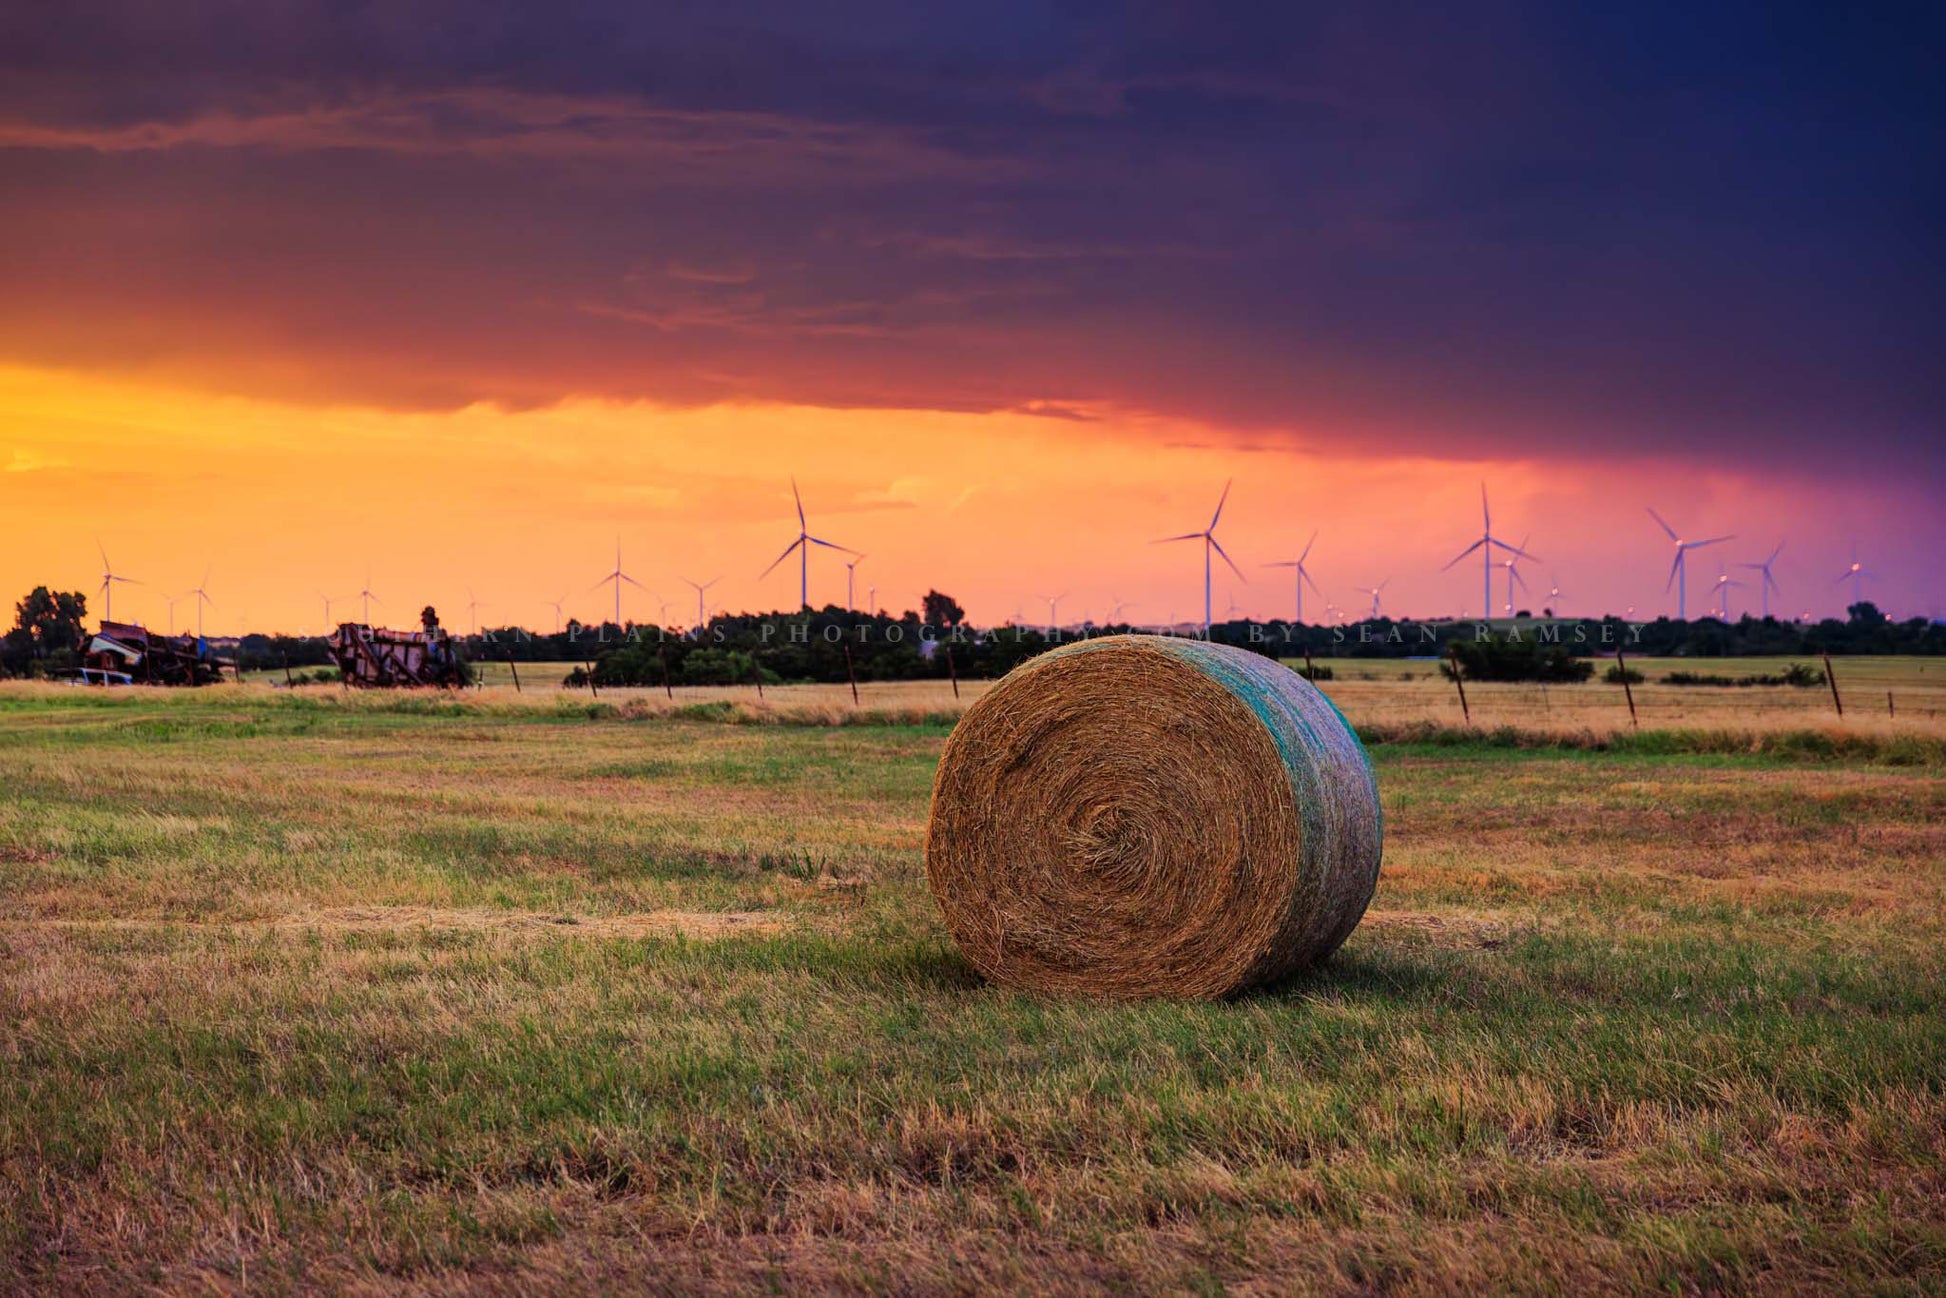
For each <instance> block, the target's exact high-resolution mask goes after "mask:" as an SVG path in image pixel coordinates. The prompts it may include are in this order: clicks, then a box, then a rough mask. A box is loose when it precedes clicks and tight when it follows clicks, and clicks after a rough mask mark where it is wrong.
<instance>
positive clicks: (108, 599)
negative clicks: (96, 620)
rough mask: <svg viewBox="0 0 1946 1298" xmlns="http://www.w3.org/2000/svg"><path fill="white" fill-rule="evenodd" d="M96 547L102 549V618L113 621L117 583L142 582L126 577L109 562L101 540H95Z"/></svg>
mask: <svg viewBox="0 0 1946 1298" xmlns="http://www.w3.org/2000/svg"><path fill="white" fill-rule="evenodd" d="M95 549H97V550H100V551H101V620H102V621H104V622H112V621H114V620H115V583H116V582H118V581H119V582H121V583H122V584H123V585H124V586H139V585H141V584H142V582H141V580H140V579H139V578H136V577H124V576H122V575H121V574H120V573H118V572H116V571H115V565H114V564H112V563H110V562H108V551H107V549H106V548H105V547H103V545H102V543H101V542H100V541H96V542H95Z"/></svg>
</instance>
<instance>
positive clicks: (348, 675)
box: [325, 622, 467, 689]
mask: <svg viewBox="0 0 1946 1298" xmlns="http://www.w3.org/2000/svg"><path fill="white" fill-rule="evenodd" d="M325 646H326V647H327V648H328V649H329V650H330V651H331V657H332V660H333V661H335V662H336V663H337V664H338V675H339V677H340V679H342V680H343V681H344V683H345V684H346V685H351V686H357V687H358V688H360V689H399V688H408V687H412V686H436V687H438V688H441V689H448V688H451V689H457V688H459V687H460V686H463V685H465V684H466V683H467V671H466V664H465V663H463V662H461V661H460V656H459V651H458V650H457V649H456V648H454V646H453V641H452V637H450V636H448V635H447V634H446V633H445V632H444V631H442V630H440V628H439V625H438V623H436V622H428V624H427V625H426V626H425V628H424V629H422V630H418V631H387V630H383V629H381V628H379V627H370V626H365V625H363V624H362V623H358V622H346V623H343V624H341V625H340V626H339V627H338V629H337V630H336V631H333V632H332V633H331V634H330V635H329V636H327V637H325Z"/></svg>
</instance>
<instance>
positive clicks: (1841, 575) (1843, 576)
mask: <svg viewBox="0 0 1946 1298" xmlns="http://www.w3.org/2000/svg"><path fill="white" fill-rule="evenodd" d="M1850 576H1851V574H1850V573H1849V572H1841V573H1839V574H1838V580H1837V581H1834V582H1832V583H1831V584H1832V585H1834V586H1836V585H1838V584H1839V582H1843V581H1845V580H1847V579H1848V578H1849V577H1850Z"/></svg>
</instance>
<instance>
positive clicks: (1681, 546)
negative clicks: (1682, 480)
mask: <svg viewBox="0 0 1946 1298" xmlns="http://www.w3.org/2000/svg"><path fill="white" fill-rule="evenodd" d="M1649 517H1650V518H1653V519H1654V520H1655V521H1656V525H1657V526H1658V527H1660V528H1661V529H1662V530H1663V531H1665V532H1667V533H1668V534H1669V539H1670V540H1671V541H1674V542H1675V543H1676V561H1675V562H1674V563H1672V564H1670V565H1669V580H1668V581H1665V582H1663V583H1662V592H1663V594H1665V595H1666V594H1668V593H1669V587H1670V585H1671V584H1672V583H1673V584H1674V586H1675V588H1676V621H1678V622H1686V621H1688V620H1689V614H1688V609H1687V607H1686V606H1685V602H1684V599H1683V594H1684V587H1685V586H1686V585H1687V584H1688V576H1689V567H1688V564H1687V563H1685V562H1684V560H1685V559H1686V558H1687V557H1688V554H1689V552H1690V551H1691V550H1700V549H1702V548H1703V547H1704V546H1706V545H1715V544H1716V543H1717V542H1718V541H1732V540H1735V539H1736V536H1735V534H1734V533H1732V534H1730V535H1728V536H1712V537H1710V538H1709V539H1708V540H1707V541H1685V540H1683V539H1682V538H1681V537H1680V536H1677V535H1676V529H1675V528H1673V527H1671V526H1669V524H1668V523H1667V522H1665V521H1664V520H1663V517H1662V515H1660V514H1658V513H1656V512H1655V511H1654V510H1653V509H1651V510H1650V511H1649Z"/></svg>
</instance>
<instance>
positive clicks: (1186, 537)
mask: <svg viewBox="0 0 1946 1298" xmlns="http://www.w3.org/2000/svg"><path fill="white" fill-rule="evenodd" d="M1204 535H1206V534H1205V533H1203V532H1184V533H1183V534H1182V535H1181V536H1159V537H1157V538H1156V539H1155V540H1153V541H1151V542H1149V544H1150V545H1167V544H1168V543H1169V542H1171V541H1195V540H1198V539H1200V538H1201V537H1203V536H1204Z"/></svg>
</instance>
